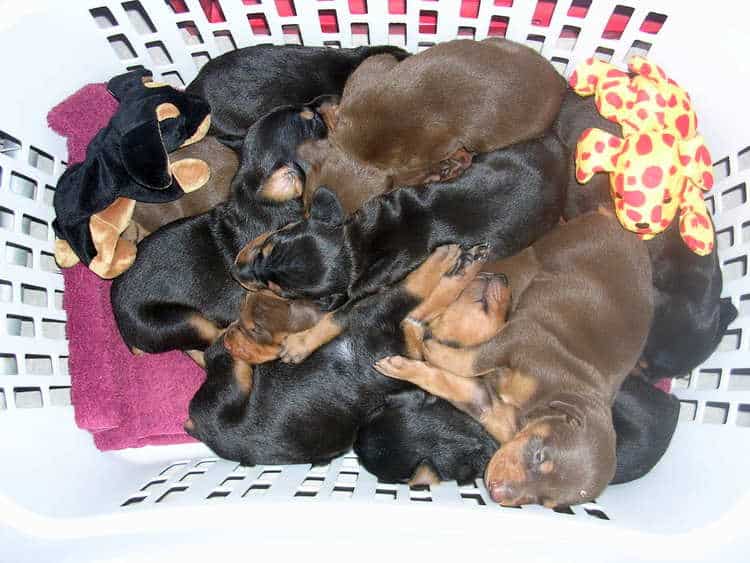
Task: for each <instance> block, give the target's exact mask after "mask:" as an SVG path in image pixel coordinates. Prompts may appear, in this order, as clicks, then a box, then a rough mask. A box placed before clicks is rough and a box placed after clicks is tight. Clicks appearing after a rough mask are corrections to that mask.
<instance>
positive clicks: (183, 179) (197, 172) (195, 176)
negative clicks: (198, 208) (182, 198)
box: [169, 158, 211, 194]
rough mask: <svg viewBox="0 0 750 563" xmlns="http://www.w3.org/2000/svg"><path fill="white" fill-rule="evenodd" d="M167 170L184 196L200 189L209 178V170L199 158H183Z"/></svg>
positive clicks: (205, 163)
mask: <svg viewBox="0 0 750 563" xmlns="http://www.w3.org/2000/svg"><path fill="white" fill-rule="evenodd" d="M169 170H170V171H171V172H172V175H173V176H174V177H175V179H176V180H177V183H178V184H179V185H180V187H181V188H182V191H183V192H185V193H186V194H189V193H190V192H193V191H195V190H197V189H199V188H202V187H203V186H205V185H206V182H208V180H209V179H210V178H211V168H210V167H209V165H208V163H207V162H206V161H205V160H201V159H200V158H183V159H182V160H178V161H176V162H173V163H171V164H170V165H169Z"/></svg>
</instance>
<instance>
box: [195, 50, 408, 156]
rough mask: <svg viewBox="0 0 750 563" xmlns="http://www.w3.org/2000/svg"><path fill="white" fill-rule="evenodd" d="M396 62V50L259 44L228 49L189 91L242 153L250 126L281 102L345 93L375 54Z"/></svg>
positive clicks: (215, 131)
mask: <svg viewBox="0 0 750 563" xmlns="http://www.w3.org/2000/svg"><path fill="white" fill-rule="evenodd" d="M381 53H388V54H391V55H393V56H394V57H396V58H397V59H398V60H402V59H404V58H406V57H407V56H408V55H409V54H408V53H407V52H406V51H404V50H402V49H399V48H398V47H390V46H385V45H384V46H378V47H358V48H356V49H331V48H328V47H303V46H300V45H284V46H276V45H258V46H254V47H245V48H244V49H237V50H235V51H230V52H229V53H226V54H224V55H222V56H220V57H217V58H215V59H213V60H211V61H209V62H208V63H206V64H205V66H203V68H201V70H200V72H199V73H198V76H196V77H195V80H193V81H192V82H191V83H190V85H189V86H188V87H187V89H186V91H187V92H189V93H192V94H195V95H198V96H201V97H202V98H203V99H205V100H206V101H207V102H208V104H209V105H210V106H211V119H212V121H211V129H210V134H212V135H216V136H217V137H218V139H219V141H221V142H222V143H224V144H225V145H227V146H229V147H231V148H233V149H235V150H239V148H240V146H241V144H242V139H243V137H244V136H245V133H246V132H247V130H248V128H249V127H250V126H251V125H252V124H253V123H254V122H255V121H256V120H257V119H258V118H259V117H260V116H262V115H264V114H265V113H267V112H269V111H271V110H272V109H273V108H274V107H276V106H279V105H282V104H292V105H300V104H304V103H307V102H309V101H310V100H312V99H314V98H317V97H318V96H322V95H325V94H335V95H341V93H342V92H343V90H344V84H345V83H346V80H347V78H349V75H350V74H351V73H352V72H353V71H354V69H356V68H357V67H358V66H359V65H360V64H361V63H362V61H364V60H365V59H366V58H367V57H370V56H372V55H378V54H381Z"/></svg>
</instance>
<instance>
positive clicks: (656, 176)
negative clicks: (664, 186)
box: [641, 166, 663, 188]
mask: <svg viewBox="0 0 750 563" xmlns="http://www.w3.org/2000/svg"><path fill="white" fill-rule="evenodd" d="M662 176H663V173H662V171H661V168H660V167H658V166H649V167H648V168H646V170H644V171H643V176H642V177H641V181H642V182H643V185H644V186H646V187H647V188H655V187H657V186H658V185H659V184H660V183H661V178H662Z"/></svg>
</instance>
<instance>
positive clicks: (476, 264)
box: [446, 244, 490, 277]
mask: <svg viewBox="0 0 750 563" xmlns="http://www.w3.org/2000/svg"><path fill="white" fill-rule="evenodd" d="M489 255H490V247H489V245H487V244H478V245H476V246H472V247H471V248H470V249H468V250H462V251H461V252H460V254H459V255H458V257H457V258H456V261H455V262H454V263H453V266H452V267H451V268H450V270H448V271H447V272H446V275H448V276H451V277H453V276H464V275H468V276H471V277H474V276H475V275H476V274H477V273H478V272H479V270H480V268H481V267H482V265H483V264H484V263H485V262H486V261H487V257H488V256H489Z"/></svg>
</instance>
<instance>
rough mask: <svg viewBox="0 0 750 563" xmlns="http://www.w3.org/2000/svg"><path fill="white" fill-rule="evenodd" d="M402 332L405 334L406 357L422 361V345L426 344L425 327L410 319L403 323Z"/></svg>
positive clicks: (407, 318)
mask: <svg viewBox="0 0 750 563" xmlns="http://www.w3.org/2000/svg"><path fill="white" fill-rule="evenodd" d="M401 332H403V333H404V342H405V344H406V357H407V358H411V359H412V360H421V359H422V344H423V343H424V325H423V324H422V323H420V322H419V321H415V320H414V319H412V318H410V317H406V318H405V319H404V320H403V321H401Z"/></svg>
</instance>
